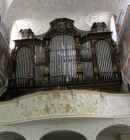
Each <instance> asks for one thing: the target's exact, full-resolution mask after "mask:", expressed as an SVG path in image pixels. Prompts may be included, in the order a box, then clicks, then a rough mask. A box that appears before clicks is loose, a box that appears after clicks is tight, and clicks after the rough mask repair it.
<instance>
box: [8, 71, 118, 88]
mask: <svg viewBox="0 0 130 140" xmlns="http://www.w3.org/2000/svg"><path fill="white" fill-rule="evenodd" d="M118 74H119V76H118V78H116V77H115V76H114V73H112V72H104V73H99V74H98V80H97V79H95V78H94V76H85V75H83V80H82V81H80V80H79V79H78V75H74V76H69V75H60V76H50V78H49V84H48V85H46V83H45V82H44V80H39V81H36V80H35V79H30V78H16V79H15V81H16V82H15V85H11V83H10V87H58V86H60V87H68V86H69V87H71V86H72V87H73V86H80V85H82V84H86V85H89V84H90V83H101V82H102V83H103V82H104V85H105V82H116V81H120V80H121V76H120V73H118ZM43 79H44V77H43Z"/></svg>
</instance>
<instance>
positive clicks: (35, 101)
mask: <svg viewBox="0 0 130 140" xmlns="http://www.w3.org/2000/svg"><path fill="white" fill-rule="evenodd" d="M0 114H1V115H0V123H1V124H14V123H18V122H26V121H32V120H41V119H47V118H68V117H100V118H123V117H129V116H130V94H109V93H105V92H98V91H90V90H53V91H39V92H36V93H33V94H31V95H26V96H23V97H20V98H16V99H14V100H11V101H8V102H2V103H0ZM5 114H6V115H5Z"/></svg>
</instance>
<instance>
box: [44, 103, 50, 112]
mask: <svg viewBox="0 0 130 140" xmlns="http://www.w3.org/2000/svg"><path fill="white" fill-rule="evenodd" d="M44 111H45V113H47V114H49V113H50V108H49V106H48V105H45V108H44Z"/></svg>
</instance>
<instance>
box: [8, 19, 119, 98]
mask: <svg viewBox="0 0 130 140" xmlns="http://www.w3.org/2000/svg"><path fill="white" fill-rule="evenodd" d="M20 34H21V39H19V40H14V42H15V48H14V49H13V50H12V53H11V66H10V68H11V73H10V87H9V88H10V91H13V94H14V95H13V94H12V93H11V92H10V94H11V97H12V98H14V97H15V96H18V95H21V93H20V92H19V94H18V93H17V94H18V95H16V94H15V92H14V89H15V90H16V89H17V90H19V89H20V90H21V88H23V91H24V92H25V93H26V92H30V91H32V90H36V89H37V90H41V89H42V90H48V89H57V88H59V89H82V88H91V89H93V88H94V89H105V90H110V89H109V86H112V87H113V88H115V91H116V90H118V89H119V86H120V84H121V76H120V63H119V56H118V49H117V46H116V43H115V42H114V41H113V39H112V32H110V31H109V30H108V28H107V26H106V24H105V23H104V22H102V23H93V25H92V27H91V30H90V31H89V32H85V31H81V30H79V29H77V28H76V27H75V26H74V21H73V20H71V19H66V18H62V19H56V20H54V21H52V22H51V23H50V29H49V30H48V31H47V32H46V33H44V34H43V35H41V36H35V35H34V33H33V32H32V30H31V29H26V30H23V29H21V30H20ZM17 90H16V91H17ZM22 94H23V92H22Z"/></svg>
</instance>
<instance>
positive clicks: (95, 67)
mask: <svg viewBox="0 0 130 140" xmlns="http://www.w3.org/2000/svg"><path fill="white" fill-rule="evenodd" d="M94 73H95V74H98V68H97V66H94Z"/></svg>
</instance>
